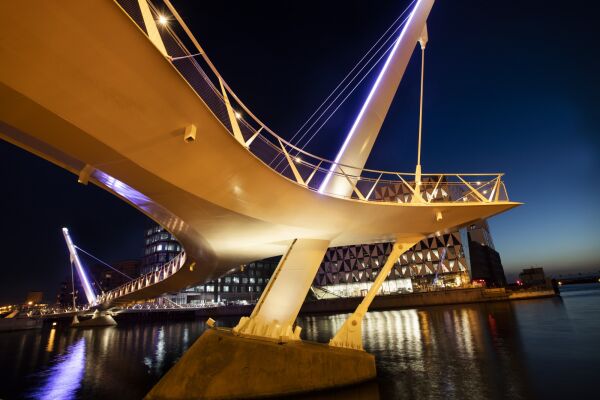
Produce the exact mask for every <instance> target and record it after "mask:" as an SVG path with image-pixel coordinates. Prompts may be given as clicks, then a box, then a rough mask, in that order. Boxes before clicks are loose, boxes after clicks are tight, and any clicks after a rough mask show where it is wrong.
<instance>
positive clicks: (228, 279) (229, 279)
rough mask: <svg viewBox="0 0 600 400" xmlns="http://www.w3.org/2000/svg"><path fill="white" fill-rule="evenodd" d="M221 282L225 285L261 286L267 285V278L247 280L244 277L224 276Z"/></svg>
mask: <svg viewBox="0 0 600 400" xmlns="http://www.w3.org/2000/svg"><path fill="white" fill-rule="evenodd" d="M222 280H223V282H225V283H260V284H262V283H263V282H264V283H267V282H268V281H269V278H265V279H263V278H254V277H250V278H247V277H245V276H242V277H240V276H226V277H225V278H222ZM219 282H221V279H219Z"/></svg>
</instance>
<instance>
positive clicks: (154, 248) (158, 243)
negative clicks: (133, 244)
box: [140, 225, 183, 274]
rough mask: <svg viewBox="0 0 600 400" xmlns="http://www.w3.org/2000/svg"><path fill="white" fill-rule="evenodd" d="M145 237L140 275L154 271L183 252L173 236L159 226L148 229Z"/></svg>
mask: <svg viewBox="0 0 600 400" xmlns="http://www.w3.org/2000/svg"><path fill="white" fill-rule="evenodd" d="M145 236H146V237H145V248H144V256H143V258H142V265H141V271H140V272H141V273H142V274H146V273H148V272H151V271H155V270H156V269H157V268H158V267H160V266H161V265H163V264H164V263H166V262H167V261H169V260H171V259H172V258H173V257H175V256H176V255H177V254H179V253H180V252H181V251H182V250H183V248H182V246H181V244H179V242H178V241H177V239H175V236H173V235H172V234H170V233H169V232H167V231H166V230H165V229H164V228H163V227H162V226H160V225H154V226H152V227H150V228H148V229H147V230H146V235H145Z"/></svg>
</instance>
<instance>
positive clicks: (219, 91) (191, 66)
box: [115, 0, 509, 203]
mask: <svg viewBox="0 0 600 400" xmlns="http://www.w3.org/2000/svg"><path fill="white" fill-rule="evenodd" d="M115 2H116V3H118V4H119V5H120V6H121V7H122V9H123V10H124V11H125V12H126V13H127V14H128V15H129V16H130V17H131V19H132V20H133V21H134V22H135V23H136V24H137V25H138V27H139V28H140V29H141V31H142V32H144V33H145V34H146V35H147V33H146V32H147V31H146V29H145V24H144V20H143V17H142V14H141V12H140V8H139V3H138V1H137V0H115ZM148 5H149V7H150V10H151V12H152V14H153V17H154V18H155V20H159V16H160V15H163V13H166V12H167V10H168V13H169V16H168V23H166V24H159V25H158V28H159V32H160V36H161V38H162V41H163V44H164V46H165V48H166V51H167V54H168V59H169V60H170V62H171V64H172V65H173V67H174V68H175V69H176V70H177V71H178V72H179V73H180V74H181V76H182V77H183V78H184V79H185V80H186V81H187V83H188V84H189V85H190V86H191V88H192V89H194V91H195V92H196V93H197V94H198V96H199V97H200V98H201V99H202V100H203V101H204V103H205V104H206V105H207V107H208V108H209V109H210V110H211V111H212V113H213V114H214V115H215V117H216V118H217V119H218V120H219V121H220V122H221V123H222V125H223V126H224V127H225V128H226V129H227V130H228V131H229V133H230V134H231V135H232V136H234V137H235V138H236V139H237V140H238V142H240V144H241V145H242V146H244V147H245V148H246V149H247V150H248V151H250V152H251V153H252V154H253V155H254V156H256V157H257V158H258V159H260V160H261V161H262V162H263V163H264V164H265V165H267V166H268V167H270V168H271V169H273V170H275V171H276V172H277V173H279V174H280V175H282V176H284V177H286V178H287V179H289V180H291V181H293V182H295V183H297V184H299V185H302V186H304V187H306V188H308V189H310V190H314V191H319V192H320V193H323V194H327V195H331V196H338V195H336V194H335V193H329V192H327V190H326V189H322V184H323V182H324V181H325V180H326V179H332V177H337V178H338V179H341V180H342V181H348V184H349V189H351V192H350V193H351V194H350V195H349V196H343V197H345V198H350V199H353V200H357V201H379V202H394V203H414V202H419V203H429V202H482V203H490V202H498V201H508V200H509V198H508V193H507V191H506V187H505V185H504V182H503V181H502V177H503V174H501V173H493V174H460V173H452V174H448V173H427V174H422V175H421V177H420V179H419V178H418V177H417V176H416V175H415V174H414V173H402V172H390V171H379V170H373V169H367V168H356V167H353V166H349V165H344V164H340V163H335V162H334V161H331V160H327V159H324V158H322V157H319V156H316V155H314V154H311V153H309V152H307V151H305V150H303V149H301V148H299V147H297V146H295V145H293V144H292V143H290V142H288V141H286V140H285V139H283V138H282V137H281V136H279V135H277V134H276V133H275V132H273V131H272V130H271V129H269V127H268V126H267V125H266V124H264V123H263V122H262V121H261V120H260V119H258V118H257V117H256V116H255V115H254V114H253V113H252V112H251V111H250V110H249V109H248V107H246V106H245V104H244V103H243V102H242V101H241V100H240V99H239V98H238V97H237V95H236V94H235V93H234V92H233V91H232V90H231V88H230V87H229V86H228V85H227V83H226V81H225V80H224V79H223V77H222V76H221V75H220V74H219V72H218V71H217V69H216V68H215V66H214V65H213V64H212V62H211V60H210V59H209V58H208V56H207V55H206V52H205V51H204V50H203V49H202V47H201V46H200V45H199V44H198V42H197V40H196V39H195V37H194V36H193V34H192V33H191V31H190V30H189V29H188V27H187V26H186V24H185V22H184V21H183V20H182V19H181V18H180V16H179V15H178V13H177V10H175V9H174V8H173V6H172V5H171V3H170V1H169V0H152V1H150V0H148ZM190 48H191V49H192V50H191V51H190V50H189V49H190ZM328 175H331V176H330V177H329V178H328ZM323 187H324V188H326V187H327V185H324V186H323ZM338 197H339V196H338Z"/></svg>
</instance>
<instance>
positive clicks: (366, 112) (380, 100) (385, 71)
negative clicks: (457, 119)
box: [319, 0, 435, 196]
mask: <svg viewBox="0 0 600 400" xmlns="http://www.w3.org/2000/svg"><path fill="white" fill-rule="evenodd" d="M434 1H435V0H418V1H417V3H416V4H415V6H414V9H413V11H412V12H411V14H410V16H409V17H408V20H407V22H406V25H405V26H404V28H403V29H402V32H401V33H400V36H399V37H398V39H397V41H396V44H395V45H394V47H393V48H392V50H391V52H390V55H389V56H388V59H387V60H386V62H385V64H384V65H383V68H382V69H381V72H380V73H379V76H378V77H377V80H376V81H375V84H374V85H373V87H372V88H371V91H370V92H369V95H368V97H367V99H366V100H365V103H364V104H363V107H362V109H361V110H360V112H359V114H358V117H357V118H356V120H355V121H354V124H353V125H352V128H351V129H350V132H348V136H346V140H345V141H344V143H343V144H342V147H341V149H340V151H339V152H338V154H337V156H336V158H335V160H334V163H333V164H332V165H331V167H330V169H329V173H328V174H327V176H326V177H325V179H324V180H323V183H322V184H321V187H320V188H319V192H320V193H329V194H333V195H337V196H348V195H349V194H351V193H352V190H353V189H352V185H351V184H350V183H348V180H347V179H346V178H345V177H344V176H341V175H335V172H339V171H338V167H339V165H338V164H342V165H350V166H352V167H355V168H347V167H345V168H344V170H345V172H346V173H347V174H348V175H351V176H360V173H361V169H362V168H363V167H364V166H365V163H366V162H367V159H368V158H369V155H370V154H371V149H372V148H373V144H374V143H375V139H377V135H378V134H379V131H380V130H381V126H382V125H383V121H384V120H385V116H386V115H387V112H388V110H389V108H390V105H391V104H392V100H393V99H394V96H395V94H396V91H397V90H398V86H399V85H400V81H401V80H402V76H403V75H404V71H406V66H407V65H408V62H409V61H410V57H411V55H412V53H413V51H414V49H415V46H416V44H417V42H418V41H419V39H421V38H422V34H423V29H424V27H425V22H426V21H427V17H428V16H429V12H430V11H431V7H433V3H434ZM351 179H352V178H351Z"/></svg>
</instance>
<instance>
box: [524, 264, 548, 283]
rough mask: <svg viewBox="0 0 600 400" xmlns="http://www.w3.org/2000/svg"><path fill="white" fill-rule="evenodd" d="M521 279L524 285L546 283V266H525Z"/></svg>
mask: <svg viewBox="0 0 600 400" xmlns="http://www.w3.org/2000/svg"><path fill="white" fill-rule="evenodd" d="M519 280H520V281H521V283H522V284H523V285H524V286H535V285H545V284H546V274H545V273H544V268H541V267H537V268H536V267H531V268H524V269H523V272H521V273H520V274H519Z"/></svg>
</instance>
